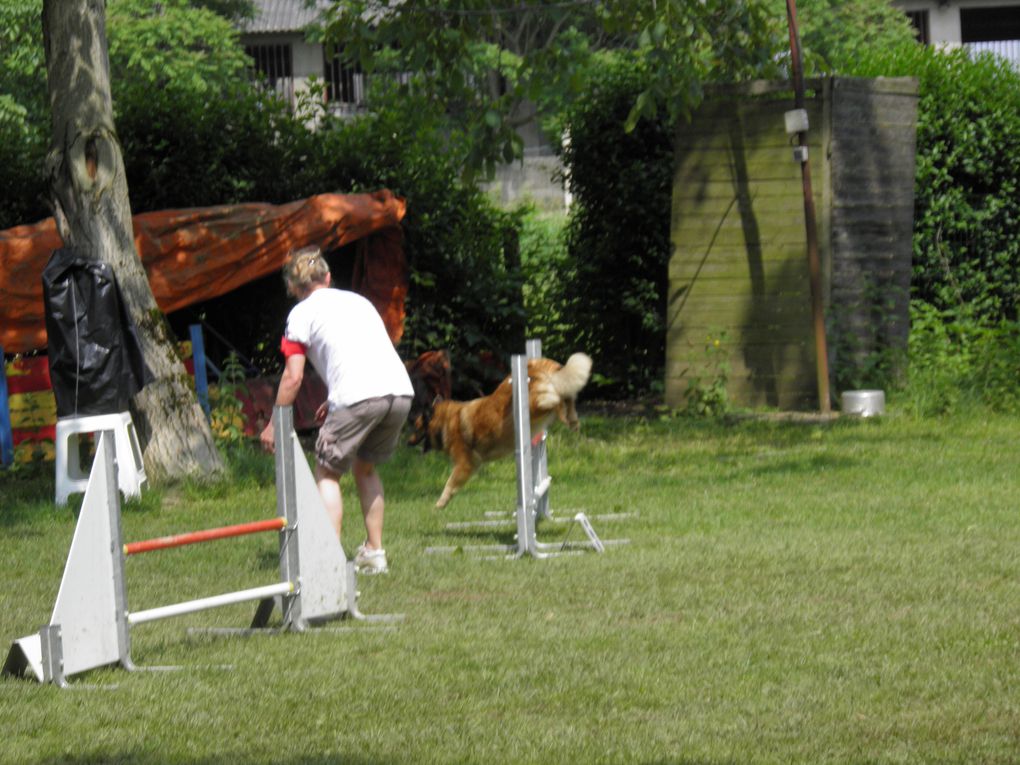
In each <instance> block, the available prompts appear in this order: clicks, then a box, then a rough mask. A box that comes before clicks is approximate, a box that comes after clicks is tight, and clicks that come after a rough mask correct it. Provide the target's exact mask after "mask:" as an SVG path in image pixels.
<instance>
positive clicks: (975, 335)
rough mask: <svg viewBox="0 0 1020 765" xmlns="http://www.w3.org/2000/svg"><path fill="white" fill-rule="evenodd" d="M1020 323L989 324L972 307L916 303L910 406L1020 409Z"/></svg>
mask: <svg viewBox="0 0 1020 765" xmlns="http://www.w3.org/2000/svg"><path fill="white" fill-rule="evenodd" d="M1017 380H1020V323H1018V322H1007V321H1004V322H1001V323H999V324H997V325H993V326H989V325H988V324H987V323H986V322H985V321H983V320H982V319H979V318H977V317H975V316H974V315H973V314H972V313H969V312H967V311H958V312H954V311H944V310H939V309H937V308H935V307H933V306H932V305H930V304H929V303H925V302H923V301H920V300H915V301H913V302H912V304H911V330H910V377H909V382H908V384H907V386H906V388H905V390H904V391H903V394H902V395H903V401H904V404H905V406H906V407H907V408H908V409H909V410H911V411H913V412H915V413H917V414H918V415H921V416H940V415H946V414H955V413H958V412H960V411H961V410H962V411H967V410H974V409H979V410H984V411H988V412H996V413H1010V414H1016V413H1018V412H1020V387H1018V386H1017Z"/></svg>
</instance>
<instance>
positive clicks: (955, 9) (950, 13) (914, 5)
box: [893, 0, 1020, 45]
mask: <svg viewBox="0 0 1020 765" xmlns="http://www.w3.org/2000/svg"><path fill="white" fill-rule="evenodd" d="M893 5H895V6H896V7H897V8H899V9H900V10H902V11H904V12H906V13H909V12H911V11H928V34H929V36H930V38H931V41H932V42H933V43H936V44H938V43H948V44H950V45H959V44H960V43H961V42H962V40H963V35H962V33H961V31H960V10H961V9H962V8H1010V7H1020V3H1018V2H1017V1H1016V0H956V2H950V3H945V2H940V1H939V0H936V1H935V2H932V0H896V2H894V3H893Z"/></svg>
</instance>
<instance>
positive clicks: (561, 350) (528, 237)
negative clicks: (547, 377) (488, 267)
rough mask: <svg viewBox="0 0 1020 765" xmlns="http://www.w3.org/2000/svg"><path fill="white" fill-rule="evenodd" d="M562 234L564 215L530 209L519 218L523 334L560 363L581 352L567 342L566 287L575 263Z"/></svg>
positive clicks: (569, 320) (569, 319) (570, 321)
mask: <svg viewBox="0 0 1020 765" xmlns="http://www.w3.org/2000/svg"><path fill="white" fill-rule="evenodd" d="M565 233H566V218H565V217H564V216H549V215H545V216H542V215H539V214H538V213H536V212H535V211H533V210H530V211H528V212H527V213H526V214H525V215H524V216H523V217H522V218H521V238H520V242H521V268H522V271H523V277H524V308H525V313H526V314H527V317H528V324H527V331H526V335H527V337H529V338H537V339H540V340H541V341H542V351H543V353H544V354H545V355H547V356H549V357H550V358H554V359H557V360H561V361H562V360H565V359H567V358H568V357H569V356H570V354H571V353H573V352H574V351H577V350H580V349H579V348H573V347H570V341H569V339H568V338H570V336H571V332H572V330H573V327H574V321H573V318H572V317H571V316H570V314H569V313H568V311H567V307H568V301H567V299H566V297H567V289H568V285H569V284H571V283H573V281H574V274H573V269H574V263H573V261H572V260H571V258H570V254H569V253H568V252H567V245H566V239H565Z"/></svg>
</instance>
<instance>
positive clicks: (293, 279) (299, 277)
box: [283, 246, 329, 297]
mask: <svg viewBox="0 0 1020 765" xmlns="http://www.w3.org/2000/svg"><path fill="white" fill-rule="evenodd" d="M328 275H329V265H328V264H327V263H326V260H325V258H323V257H322V250H320V249H319V248H318V247H315V246H312V247H302V248H301V249H299V250H294V251H293V252H292V253H291V254H290V256H289V257H288V258H287V263H286V264H285V265H284V267H283V281H284V283H285V284H286V285H287V292H288V293H290V294H291V295H293V296H294V297H298V296H299V295H301V294H302V293H304V292H306V291H308V288H309V287H311V286H312V285H313V284H321V283H322V282H324V281H326V277H327V276H328Z"/></svg>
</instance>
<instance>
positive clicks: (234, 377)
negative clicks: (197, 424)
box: [209, 353, 247, 446]
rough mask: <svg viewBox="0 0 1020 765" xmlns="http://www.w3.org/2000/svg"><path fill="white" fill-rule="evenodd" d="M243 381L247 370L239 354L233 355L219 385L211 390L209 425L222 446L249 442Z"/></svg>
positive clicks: (228, 356) (225, 361) (231, 354)
mask: <svg viewBox="0 0 1020 765" xmlns="http://www.w3.org/2000/svg"><path fill="white" fill-rule="evenodd" d="M244 379H245V368H244V366H243V365H242V364H241V362H240V361H239V360H238V358H237V354H236V353H230V354H228V355H227V358H226V359H225V360H224V362H223V371H222V374H221V375H220V379H219V381H218V382H217V384H216V385H215V386H210V388H209V408H210V415H211V417H210V423H209V424H210V427H211V428H212V432H213V437H214V438H215V439H216V442H217V444H219V445H221V446H222V445H224V444H237V443H240V442H242V441H246V440H247V435H246V434H245V432H244V407H243V406H242V404H241V397H240V393H241V388H242V386H243V384H244Z"/></svg>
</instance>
